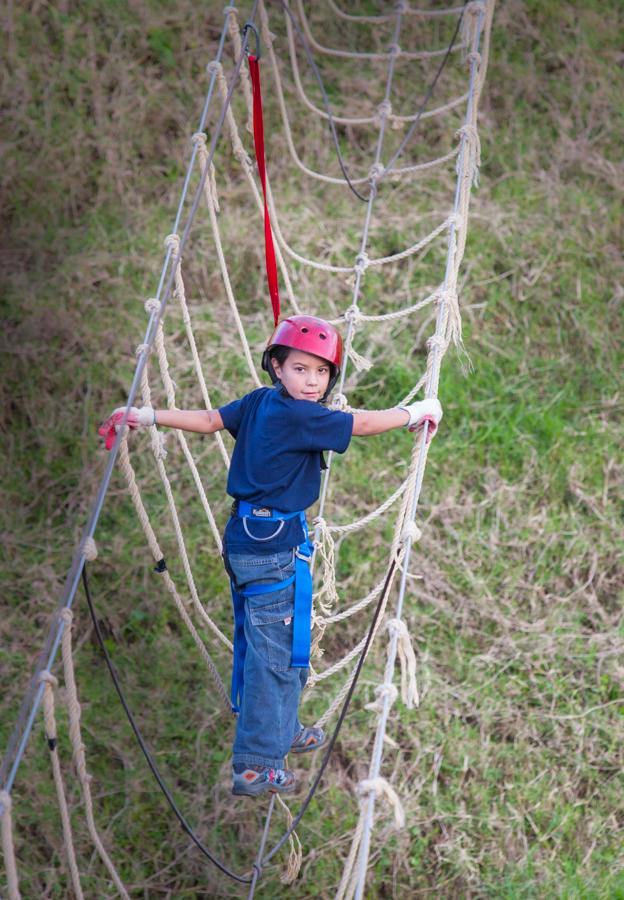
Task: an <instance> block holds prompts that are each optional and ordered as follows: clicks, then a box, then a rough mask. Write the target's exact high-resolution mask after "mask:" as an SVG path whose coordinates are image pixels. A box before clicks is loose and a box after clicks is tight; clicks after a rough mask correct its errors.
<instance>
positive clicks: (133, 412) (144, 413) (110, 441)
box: [98, 406, 156, 450]
mask: <svg viewBox="0 0 624 900" xmlns="http://www.w3.org/2000/svg"><path fill="white" fill-rule="evenodd" d="M125 412H126V407H125V406H119V407H118V408H117V409H116V410H115V411H114V412H112V413H111V414H110V416H109V417H108V419H107V420H106V421H105V422H104V423H103V424H102V425H100V428H99V429H98V430H99V433H100V434H101V435H102V437H103V438H105V439H106V449H107V450H111V449H112V447H113V445H114V443H115V439H116V437H117V432H118V431H119V428H120V426H121V423H122V420H123V417H124V413H125ZM126 421H127V423H128V428H130V429H134V428H139V427H140V426H141V425H155V424H156V413H155V412H154V410H153V409H152V407H151V406H142V407H141V409H137V408H136V406H131V407H130V409H129V410H128V418H127V420H126Z"/></svg>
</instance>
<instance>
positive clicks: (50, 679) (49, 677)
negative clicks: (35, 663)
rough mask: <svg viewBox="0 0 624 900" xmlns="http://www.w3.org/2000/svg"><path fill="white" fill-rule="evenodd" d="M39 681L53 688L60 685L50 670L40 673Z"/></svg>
mask: <svg viewBox="0 0 624 900" xmlns="http://www.w3.org/2000/svg"><path fill="white" fill-rule="evenodd" d="M39 681H42V682H43V683H44V684H51V685H52V687H56V686H57V684H58V678H56V677H55V676H54V675H53V674H52V672H50V671H49V670H48V669H44V670H43V671H42V672H40V673H39Z"/></svg>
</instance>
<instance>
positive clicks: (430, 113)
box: [284, 13, 468, 125]
mask: <svg viewBox="0 0 624 900" xmlns="http://www.w3.org/2000/svg"><path fill="white" fill-rule="evenodd" d="M284 18H285V20H286V33H287V36H288V49H289V54H290V60H291V66H292V71H293V79H294V82H295V88H296V90H297V94H298V95H299V99H300V100H301V101H302V103H304V104H305V106H307V108H308V109H309V110H310V111H311V112H313V113H314V114H315V115H317V116H320V118H322V119H327V120H328V119H329V115H328V113H327V112H326V111H325V110H324V109H320V108H319V107H318V106H315V105H314V103H312V101H311V100H310V99H309V97H308V96H307V94H306V92H305V90H304V89H303V84H302V82H301V76H300V74H299V64H298V62H297V51H296V48H295V40H294V35H293V30H292V25H291V23H290V18H289V16H288V14H287V13H284ZM467 98H468V93H467V92H466V93H465V94H462V95H461V96H460V97H455V99H453V100H449V102H448V103H444V104H442V105H441V106H436V107H434V108H433V109H429V110H425V111H424V112H422V113H421V114H420V115H419V114H418V113H414V115H410V116H398V115H396V114H395V113H391V114H390V115H389V116H388V117H387V119H388V120H389V121H390V122H396V123H401V124H407V123H408V122H415V121H416V119H418V120H419V121H420V120H423V119H430V118H433V117H435V116H440V115H443V114H444V113H445V112H449V110H452V109H455V108H456V107H458V106H461V105H462V103H464V101H465V100H467ZM331 117H332V119H333V120H334V122H335V123H336V124H338V125H376V124H378V121H379V120H378V117H377V116H374V115H373V116H349V117H347V116H336V115H334V114H333V113H332V116H331Z"/></svg>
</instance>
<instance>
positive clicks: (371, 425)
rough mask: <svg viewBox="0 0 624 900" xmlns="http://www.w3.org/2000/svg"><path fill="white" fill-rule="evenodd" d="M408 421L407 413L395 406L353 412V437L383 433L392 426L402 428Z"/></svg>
mask: <svg viewBox="0 0 624 900" xmlns="http://www.w3.org/2000/svg"><path fill="white" fill-rule="evenodd" d="M408 422H409V413H408V412H407V411H406V410H404V409H401V408H400V407H398V406H395V407H394V409H373V410H370V411H369V412H358V413H353V435H354V437H367V436H368V435H371V434H383V433H384V431H392V429H393V428H404V427H405V426H406V425H407V424H408Z"/></svg>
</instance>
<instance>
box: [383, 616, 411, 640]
mask: <svg viewBox="0 0 624 900" xmlns="http://www.w3.org/2000/svg"><path fill="white" fill-rule="evenodd" d="M386 628H387V629H388V633H389V634H390V635H391V636H394V635H396V636H397V637H403V635H406V634H407V635H409V631H408V630H407V625H406V624H405V622H404V621H403V619H388V621H387V622H386Z"/></svg>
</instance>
